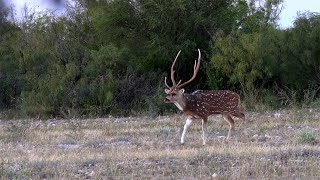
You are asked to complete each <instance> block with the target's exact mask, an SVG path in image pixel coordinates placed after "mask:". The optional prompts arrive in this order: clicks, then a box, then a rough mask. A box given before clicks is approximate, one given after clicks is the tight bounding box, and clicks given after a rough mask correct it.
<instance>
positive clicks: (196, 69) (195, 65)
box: [177, 49, 201, 88]
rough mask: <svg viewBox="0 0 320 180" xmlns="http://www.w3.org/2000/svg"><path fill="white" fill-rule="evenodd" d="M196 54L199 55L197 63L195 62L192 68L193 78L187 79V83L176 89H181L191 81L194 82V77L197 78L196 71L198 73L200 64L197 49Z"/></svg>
mask: <svg viewBox="0 0 320 180" xmlns="http://www.w3.org/2000/svg"><path fill="white" fill-rule="evenodd" d="M198 53H199V56H198V62H197V61H195V64H194V67H193V76H192V77H191V79H189V81H187V82H184V83H182V84H181V85H179V86H178V87H177V88H181V87H182V86H184V85H186V84H188V83H190V82H191V81H193V80H194V78H196V76H197V74H198V71H199V69H200V62H201V52H200V49H198Z"/></svg>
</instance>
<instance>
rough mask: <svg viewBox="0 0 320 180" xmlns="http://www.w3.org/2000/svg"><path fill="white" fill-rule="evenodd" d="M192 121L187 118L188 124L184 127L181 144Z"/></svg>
mask: <svg viewBox="0 0 320 180" xmlns="http://www.w3.org/2000/svg"><path fill="white" fill-rule="evenodd" d="M191 123H192V119H187V121H186V124H185V125H184V127H183V132H182V136H181V144H184V138H185V136H186V133H187V130H188V128H189V126H190V125H191Z"/></svg>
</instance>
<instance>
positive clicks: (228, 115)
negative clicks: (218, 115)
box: [222, 113, 234, 142]
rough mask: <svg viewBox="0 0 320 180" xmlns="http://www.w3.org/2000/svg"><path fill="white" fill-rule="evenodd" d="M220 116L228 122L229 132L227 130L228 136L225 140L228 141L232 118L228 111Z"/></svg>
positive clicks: (232, 125)
mask: <svg viewBox="0 0 320 180" xmlns="http://www.w3.org/2000/svg"><path fill="white" fill-rule="evenodd" d="M222 117H223V119H224V120H226V121H227V122H228V123H229V132H228V136H227V139H226V142H228V141H230V137H231V132H232V131H234V120H233V119H232V117H231V116H230V114H229V113H225V114H223V115H222Z"/></svg>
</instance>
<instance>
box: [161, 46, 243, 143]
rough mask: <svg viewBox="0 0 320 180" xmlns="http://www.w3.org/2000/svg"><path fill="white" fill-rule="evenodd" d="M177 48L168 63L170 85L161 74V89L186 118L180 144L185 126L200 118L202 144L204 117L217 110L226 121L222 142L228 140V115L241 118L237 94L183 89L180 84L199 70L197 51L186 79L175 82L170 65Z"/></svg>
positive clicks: (205, 125)
mask: <svg viewBox="0 0 320 180" xmlns="http://www.w3.org/2000/svg"><path fill="white" fill-rule="evenodd" d="M180 52H181V50H180V51H179V52H178V54H177V56H176V58H175V59H174V61H173V63H172V66H171V81H172V86H171V87H170V86H169V85H168V83H167V77H165V80H164V82H165V85H166V86H167V88H168V89H165V92H166V94H167V96H166V98H165V102H166V103H174V104H175V105H176V106H177V107H178V108H179V109H180V110H181V111H182V112H183V113H184V114H185V115H186V116H187V120H186V123H185V125H184V128H183V132H182V136H181V144H184V139H185V136H186V133H187V129H188V128H189V127H190V125H191V123H192V121H193V120H197V119H202V140H203V145H205V144H206V135H205V133H206V130H207V120H208V117H209V116H210V115H217V114H221V115H222V117H223V119H225V120H226V121H227V122H228V123H229V131H228V136H227V138H226V142H228V141H229V140H230V136H231V132H232V131H234V120H233V119H232V117H231V116H235V117H238V118H240V119H242V122H243V123H244V121H245V114H244V109H243V108H242V107H241V106H240V96H239V95H238V94H237V93H235V92H232V91H227V90H215V91H210V90H197V91H195V92H193V93H191V94H189V93H185V90H184V89H183V88H182V87H183V86H185V85H187V84H188V83H190V82H191V81H193V80H194V79H195V77H196V75H197V73H198V71H199V68H200V61H201V52H200V50H199V49H198V52H199V56H198V62H197V61H195V64H194V68H193V76H192V77H191V79H189V80H188V81H186V82H184V83H181V80H180V81H179V82H178V83H176V81H175V79H174V72H175V71H174V65H175V63H176V61H177V59H178V56H179V54H180Z"/></svg>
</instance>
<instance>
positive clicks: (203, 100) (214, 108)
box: [184, 90, 241, 117]
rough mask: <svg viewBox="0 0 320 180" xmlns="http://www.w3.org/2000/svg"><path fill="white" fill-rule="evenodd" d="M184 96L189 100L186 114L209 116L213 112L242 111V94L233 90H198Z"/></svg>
mask: <svg viewBox="0 0 320 180" xmlns="http://www.w3.org/2000/svg"><path fill="white" fill-rule="evenodd" d="M184 96H185V99H186V101H187V103H186V108H185V113H186V114H190V115H196V116H199V117H208V116H210V115H212V114H221V113H230V114H234V113H237V112H240V111H241V107H240V96H239V95H238V94H237V93H235V92H232V91H226V90H216V91H209V90H208V91H205V90H198V91H195V92H193V93H192V94H187V93H186V94H185V95H184Z"/></svg>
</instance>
